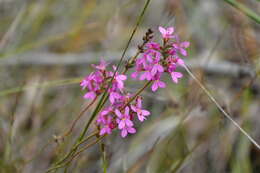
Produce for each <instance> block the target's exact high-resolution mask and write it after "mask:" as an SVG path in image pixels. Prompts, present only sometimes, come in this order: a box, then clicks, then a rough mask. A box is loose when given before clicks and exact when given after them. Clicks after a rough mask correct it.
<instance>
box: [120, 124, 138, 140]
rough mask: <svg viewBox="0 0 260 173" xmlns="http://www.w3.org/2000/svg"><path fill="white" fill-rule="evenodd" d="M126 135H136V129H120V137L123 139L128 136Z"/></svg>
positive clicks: (127, 127)
mask: <svg viewBox="0 0 260 173" xmlns="http://www.w3.org/2000/svg"><path fill="white" fill-rule="evenodd" d="M128 133H131V134H134V133H136V129H135V128H134V127H132V126H131V127H129V126H125V127H124V128H122V130H121V136H122V137H123V138H125V137H126V136H127V135H128Z"/></svg>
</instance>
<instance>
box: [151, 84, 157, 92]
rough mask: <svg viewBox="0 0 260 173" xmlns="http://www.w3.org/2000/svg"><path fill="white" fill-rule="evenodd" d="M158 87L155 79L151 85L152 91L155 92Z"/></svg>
mask: <svg viewBox="0 0 260 173" xmlns="http://www.w3.org/2000/svg"><path fill="white" fill-rule="evenodd" d="M157 89H158V84H157V82H156V81H155V82H154V83H153V85H152V91H153V92H155V91H156V90H157Z"/></svg>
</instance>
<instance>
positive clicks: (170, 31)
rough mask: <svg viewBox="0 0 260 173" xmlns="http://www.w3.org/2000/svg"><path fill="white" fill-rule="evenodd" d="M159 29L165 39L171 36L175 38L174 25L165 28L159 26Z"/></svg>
mask: <svg viewBox="0 0 260 173" xmlns="http://www.w3.org/2000/svg"><path fill="white" fill-rule="evenodd" d="M159 31H160V33H161V34H162V37H163V38H164V39H169V38H173V37H174V36H173V35H172V34H173V32H174V28H173V27H169V28H164V27H161V26H159Z"/></svg>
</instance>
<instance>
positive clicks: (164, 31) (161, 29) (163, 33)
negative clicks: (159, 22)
mask: <svg viewBox="0 0 260 173" xmlns="http://www.w3.org/2000/svg"><path fill="white" fill-rule="evenodd" d="M159 31H160V33H161V34H162V35H165V34H166V29H165V28H163V27H161V26H159Z"/></svg>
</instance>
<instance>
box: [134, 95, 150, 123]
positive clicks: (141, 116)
mask: <svg viewBox="0 0 260 173" xmlns="http://www.w3.org/2000/svg"><path fill="white" fill-rule="evenodd" d="M131 109H132V110H133V111H134V112H136V113H137V116H138V119H139V120H140V121H141V122H143V121H144V120H145V119H146V116H149V115H150V112H149V111H147V110H145V109H142V99H141V98H140V97H139V98H137V104H136V106H134V105H131Z"/></svg>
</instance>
